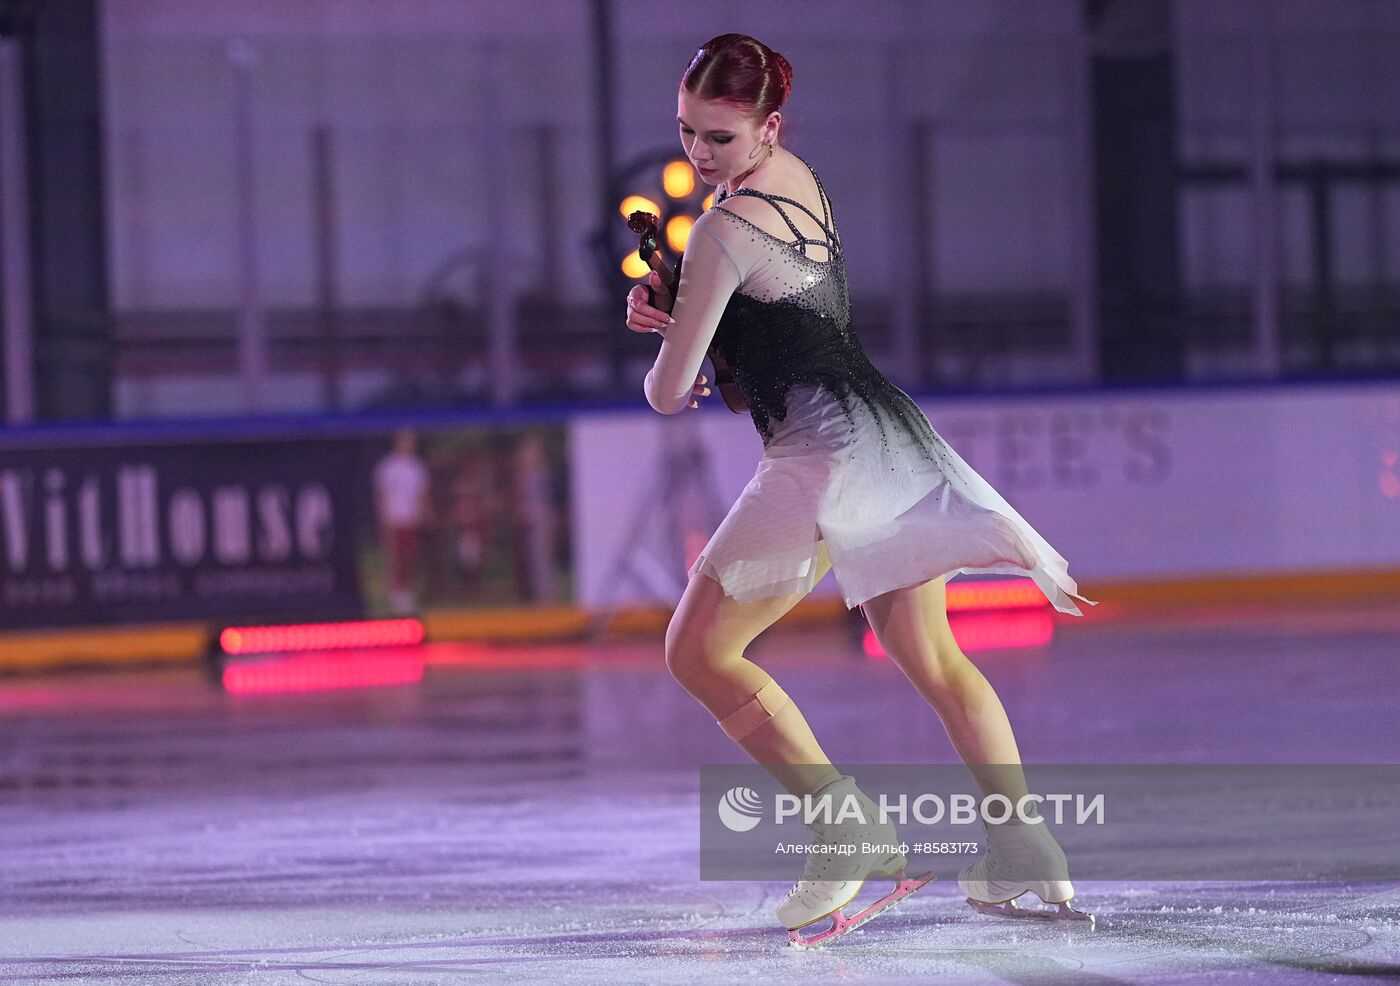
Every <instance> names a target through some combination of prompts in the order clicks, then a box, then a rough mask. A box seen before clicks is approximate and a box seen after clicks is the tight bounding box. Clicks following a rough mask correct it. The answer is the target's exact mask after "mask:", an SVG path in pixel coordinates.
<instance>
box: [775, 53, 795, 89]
mask: <svg viewBox="0 0 1400 986" xmlns="http://www.w3.org/2000/svg"><path fill="white" fill-rule="evenodd" d="M773 60H774V61H776V62H777V63H778V72H779V74H780V75H782V77H783V100H784V101H785V102H786V100H787V98H788V94H789V93H791V92H792V64H791V63H790V62H789V61H788V60H787V59H786V58H784V57H783V56H782V55H780V54H778V53H777V52H776V51H775V52H773Z"/></svg>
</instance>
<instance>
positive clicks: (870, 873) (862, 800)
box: [778, 776, 933, 948]
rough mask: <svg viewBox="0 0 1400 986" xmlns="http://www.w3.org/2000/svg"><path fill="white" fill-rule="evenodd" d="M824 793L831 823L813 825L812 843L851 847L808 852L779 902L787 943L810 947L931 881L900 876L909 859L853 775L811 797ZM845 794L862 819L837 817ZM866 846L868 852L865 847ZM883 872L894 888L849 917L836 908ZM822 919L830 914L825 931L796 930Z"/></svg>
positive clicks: (853, 926) (850, 928)
mask: <svg viewBox="0 0 1400 986" xmlns="http://www.w3.org/2000/svg"><path fill="white" fill-rule="evenodd" d="M823 794H830V795H831V797H832V814H831V817H832V821H831V822H823V821H817V822H814V823H813V824H812V826H811V830H812V838H813V841H814V842H815V843H817V844H819V845H823V846H832V847H836V846H851V847H854V850H855V851H854V852H851V853H849V854H843V853H839V852H838V851H836V850H834V849H832V850H829V851H826V852H815V853H811V854H809V855H808V857H807V862H806V864H805V865H804V866H803V868H802V877H801V879H799V880H798V881H797V883H795V884H794V885H793V888H792V890H790V891H788V895H787V897H785V898H784V899H783V902H782V903H781V904H779V905H778V920H779V921H781V922H782V923H783V926H784V927H786V928H787V929H788V944H789V945H792V946H793V947H795V948H812V947H815V946H817V945H825V944H826V943H827V942H830V941H832V940H834V939H836V938H840V937H841V936H843V935H845V934H848V933H849V932H851V931H854V930H855V929H856V928H858V927H859V926H860V925H862V924H864V923H865V922H867V921H869V920H870V919H871V918H873V917H875V916H876V915H877V914H879V913H880V912H882V911H885V910H887V909H889V908H891V907H893V906H894V905H895V904H897V903H899V902H900V901H901V900H903V899H904V898H905V897H908V896H909V895H910V894H912V893H914V892H915V891H917V890H920V889H922V888H923V887H924V886H925V885H927V884H928V883H929V882H930V881H932V880H933V874H932V873H925V874H924V875H922V876H918V877H911V878H907V877H905V875H904V868H905V866H906V865H907V863H908V860H907V859H906V858H905V855H904V853H902V852H900V851H899V848H898V846H899V834H898V833H897V832H896V831H895V827H894V825H893V824H892V823H890V822H887V821H886V822H882V821H881V820H880V809H879V807H878V806H877V805H876V804H875V803H874V802H872V801H871V800H870V799H869V798H867V797H866V796H865V794H864V793H862V792H861V790H860V789H859V788H858V787H856V785H855V781H854V780H853V779H852V778H850V777H844V776H843V777H842V778H841V779H840V780H839V781H835V782H833V783H831V784H829V785H827V786H826V787H824V788H822V789H821V790H820V791H818V792H817V793H816V794H814V795H813V797H814V798H816V797H820V796H821V795H823ZM848 796H854V797H855V799H856V803H857V804H859V805H860V809H861V814H862V820H861V821H856V820H854V819H852V818H849V817H847V818H846V820H845V821H836V819H837V818H840V817H842V816H841V814H840V811H841V806H842V804H843V803H844V802H845V799H846V798H847V797H848ZM867 844H868V845H869V846H870V847H871V848H872V849H873V850H874V851H873V852H865V851H864V849H865V846H866V845H867ZM885 876H888V877H893V878H894V880H895V888H894V890H892V891H891V892H890V893H888V894H886V895H885V896H883V897H881V898H880V899H879V900H877V901H875V902H874V903H872V904H870V905H869V906H867V907H864V908H862V909H861V910H860V911H857V912H856V913H855V914H853V915H851V916H850V917H847V916H846V915H845V914H843V913H842V912H841V909H842V908H843V907H845V906H846V905H847V904H849V903H850V902H851V901H852V900H854V899H855V896H856V894H857V893H859V892H860V888H861V887H863V886H864V885H865V881H866V880H867V879H869V878H870V877H885ZM826 917H831V918H832V924H831V926H830V927H829V928H827V929H826V930H825V931H821V932H818V933H816V934H814V935H810V936H807V937H803V936H802V935H801V934H800V933H799V929H801V928H806V927H808V926H809V925H812V924H815V923H816V922H818V921H820V920H822V918H826Z"/></svg>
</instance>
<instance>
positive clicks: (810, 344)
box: [711, 158, 934, 457]
mask: <svg viewBox="0 0 1400 986" xmlns="http://www.w3.org/2000/svg"><path fill="white" fill-rule="evenodd" d="M799 160H802V159H801V158H799ZM803 163H804V164H806V163H807V162H806V161H803ZM807 167H808V170H811V165H807ZM812 177H813V178H814V179H815V180H816V183H817V190H818V194H819V195H820V196H821V200H822V212H823V215H822V217H818V216H817V215H816V214H815V213H813V212H812V211H811V210H810V209H808V208H806V207H805V206H803V205H802V204H801V203H800V202H796V201H795V200H793V199H789V198H785V197H783V196H780V195H770V194H768V193H765V192H760V191H757V190H754V189H746V188H745V189H740V190H739V191H737V192H735V193H734V195H731V196H723V195H722V191H723V190H721V194H719V195H716V198H715V208H713V209H712V210H711V211H714V212H718V213H721V214H723V215H724V216H727V217H728V220H729V223H730V226H731V228H730V229H729V230H727V231H726V232H727V233H728V234H733V235H734V236H735V237H737V238H739V239H740V240H742V239H744V238H747V240H748V242H747V243H746V244H745V251H744V252H745V254H746V255H748V256H750V257H755V256H756V257H757V259H756V260H754V261H753V262H752V263H750V264H747V265H746V266H747V268H748V271H749V273H748V276H746V277H745V279H744V281H743V283H741V284H740V286H739V288H738V289H737V290H736V291H735V292H734V293H733V295H732V296H731V297H730V299H729V303H728V305H727V306H726V307H725V309H724V312H723V314H722V315H721V317H720V320H719V324H718V326H717V328H716V329H715V335H714V341H713V344H714V346H715V347H716V348H717V349H718V351H719V353H720V355H721V356H723V357H724V359H725V361H726V362H727V363H728V364H729V367H730V369H731V370H732V371H733V373H734V382H735V385H736V386H737V387H738V388H739V392H740V393H741V394H743V396H744V400H745V402H746V403H747V404H748V406H749V413H750V415H751V416H752V418H753V422H754V425H755V427H757V429H758V432H759V435H760V436H761V437H762V438H763V442H764V445H767V444H768V443H769V442H771V441H772V439H773V432H774V428H773V422H775V421H782V420H783V418H784V416H785V415H786V413H787V395H788V393H789V391H791V390H792V388H794V387H796V386H799V385H806V384H814V385H819V386H821V387H823V388H825V389H826V390H827V391H829V392H830V393H831V394H832V396H833V397H835V398H836V399H837V400H839V401H840V402H841V404H842V407H843V408H845V409H846V413H847V415H848V416H849V415H850V407H851V405H850V401H851V400H852V398H853V397H854V398H859V399H860V400H862V401H864V402H865V403H866V404H867V405H868V406H869V407H870V409H871V410H872V411H874V412H876V413H875V417H876V420H877V421H880V423H881V427H882V429H883V428H884V426H885V424H886V422H888V421H893V422H894V423H895V424H897V425H898V426H899V427H901V428H903V429H904V430H905V431H906V432H907V433H909V434H910V435H913V436H916V437H917V438H918V439H919V440H920V441H919V444H920V445H921V446H923V447H925V448H929V447H930V446H931V444H932V441H933V439H934V436H933V435H932V431H931V429H930V427H929V424H928V420H927V419H926V418H925V417H924V416H923V413H922V412H921V411H920V410H919V409H918V406H917V405H915V404H914V402H913V401H912V400H910V398H909V397H908V396H907V395H906V394H905V393H904V392H903V391H901V390H900V389H899V388H898V387H896V386H895V385H894V384H892V383H890V381H888V380H887V379H885V377H884V375H883V374H881V373H880V371H879V370H878V369H876V367H875V366H874V365H873V364H872V363H871V362H870V360H869V358H868V357H867V356H866V354H865V351H864V349H862V348H861V345H860V341H859V340H858V339H857V338H856V334H855V331H854V328H853V327H852V325H851V305H850V296H849V293H848V291H847V284H846V262H845V256H844V254H843V251H842V248H841V241H840V237H839V236H838V235H837V233H836V230H835V228H834V226H833V222H832V216H831V211H830V208H829V204H828V203H829V200H828V198H827V196H826V189H825V188H824V187H823V186H822V183H821V179H820V178H818V177H817V174H816V172H815V171H812ZM737 195H749V196H753V197H757V198H761V199H763V200H764V201H766V202H768V203H769V204H770V205H772V206H773V207H774V208H775V209H777V210H778V212H779V214H780V215H781V216H782V218H783V220H784V221H785V222H786V223H787V226H788V228H789V229H790V230H791V231H792V233H793V239H791V240H784V239H781V238H779V237H777V236H774V235H773V234H772V233H769V232H768V231H767V230H764V229H762V228H760V227H759V226H756V225H754V224H753V223H752V222H750V221H749V220H747V219H745V218H743V217H742V216H739V215H738V214H736V213H734V212H732V211H730V210H728V209H723V208H719V205H720V204H721V203H722V202H724V201H726V200H727V199H729V198H733V197H734V196H737ZM784 204H787V205H792V206H796V207H797V208H799V209H801V210H802V211H803V212H806V213H807V214H808V215H809V216H811V217H812V218H813V219H814V220H816V221H817V222H818V223H819V224H820V225H821V228H822V230H823V231H824V232H825V234H826V239H825V240H819V239H812V238H809V237H804V236H803V235H802V234H801V232H800V231H799V230H798V228H797V226H796V224H795V223H794V222H793V221H792V218H791V216H790V215H789V214H788V213H787V211H786V210H785V208H784ZM726 238H728V236H726ZM814 245H820V246H825V247H826V248H827V249H826V254H827V256H826V259H824V260H814V259H813V258H811V257H810V256H808V253H807V251H808V249H809V248H810V247H811V246H814ZM881 412H883V413H881ZM930 457H932V455H930Z"/></svg>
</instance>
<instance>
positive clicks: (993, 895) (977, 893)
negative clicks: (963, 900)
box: [958, 821, 1094, 928]
mask: <svg viewBox="0 0 1400 986" xmlns="http://www.w3.org/2000/svg"><path fill="white" fill-rule="evenodd" d="M986 828H987V853H986V855H984V856H983V857H982V858H981V859H979V860H977V862H975V863H973V864H972V865H971V866H968V867H966V868H965V869H964V870H963V871H962V872H961V873H959V874H958V886H959V887H960V888H962V892H963V893H964V894H965V895H966V896H967V902H968V904H970V905H972V908H973V910H976V911H980V912H981V913H983V914H998V915H1001V916H1003V917H1013V918H1044V919H1048V920H1058V921H1085V922H1088V924H1089V926H1090V927H1091V928H1092V927H1093V926H1094V916H1093V915H1092V914H1088V913H1086V912H1084V911H1077V910H1075V909H1074V908H1073V907H1070V906H1069V902H1070V900H1071V899H1073V897H1074V884H1072V883H1070V881H1069V863H1068V862H1067V861H1066V860H1065V853H1064V850H1063V849H1061V848H1060V844H1059V843H1058V842H1056V841H1055V837H1054V836H1053V835H1051V834H1050V830H1049V829H1048V828H1047V827H1046V825H1045V824H1044V822H1043V821H1042V822H1041V823H1040V824H1035V825H1005V824H1003V825H988V826H986ZM1027 892H1030V893H1033V894H1035V895H1036V896H1037V897H1039V898H1040V899H1041V900H1042V901H1043V902H1044V903H1046V904H1054V905H1056V906H1055V908H1054V909H1053V910H1052V909H1047V908H1041V907H1035V908H1028V907H1020V906H1018V905H1017V904H1016V898H1018V897H1020V896H1021V895H1022V894H1025V893H1027Z"/></svg>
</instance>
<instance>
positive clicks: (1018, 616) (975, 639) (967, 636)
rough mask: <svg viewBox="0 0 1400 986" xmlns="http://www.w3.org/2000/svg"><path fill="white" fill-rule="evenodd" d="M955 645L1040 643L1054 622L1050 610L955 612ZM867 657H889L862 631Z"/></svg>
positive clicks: (952, 622)
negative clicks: (956, 613)
mask: <svg viewBox="0 0 1400 986" xmlns="http://www.w3.org/2000/svg"><path fill="white" fill-rule="evenodd" d="M948 626H949V628H950V629H951V630H952V631H953V638H954V639H955V640H956V641H957V642H958V646H959V647H961V648H962V649H963V650H964V651H965V652H967V653H969V654H971V653H974V652H976V651H984V650H999V649H1002V648H1016V647H1039V646H1041V645H1043V644H1048V643H1049V642H1050V641H1051V640H1052V639H1053V638H1054V636H1055V623H1054V620H1053V619H1052V617H1051V616H1050V614H1049V613H999V614H995V615H993V614H988V613H976V614H967V615H962V616H955V617H953V618H952V619H950V620H949V621H948ZM864 650H865V656H866V657H876V658H878V657H888V656H889V655H888V654H886V653H885V648H884V647H882V646H880V641H879V640H877V639H876V637H875V631H874V630H870V629H867V630H866V631H865V639H864Z"/></svg>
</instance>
